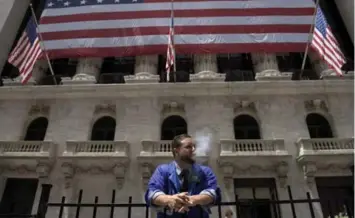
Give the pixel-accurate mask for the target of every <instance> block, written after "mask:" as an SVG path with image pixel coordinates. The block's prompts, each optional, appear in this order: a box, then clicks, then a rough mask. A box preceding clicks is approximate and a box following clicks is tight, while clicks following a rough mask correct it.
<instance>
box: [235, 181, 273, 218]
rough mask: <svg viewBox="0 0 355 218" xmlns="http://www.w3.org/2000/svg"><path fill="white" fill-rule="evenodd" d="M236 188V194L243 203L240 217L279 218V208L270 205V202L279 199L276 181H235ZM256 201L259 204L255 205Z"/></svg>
mask: <svg viewBox="0 0 355 218" xmlns="http://www.w3.org/2000/svg"><path fill="white" fill-rule="evenodd" d="M234 187H235V194H236V195H237V196H238V199H239V200H240V201H241V205H240V208H239V209H240V210H239V211H240V217H243V218H277V217H279V216H278V214H279V210H280V209H279V207H278V206H276V205H271V204H269V203H268V202H269V200H277V199H278V196H277V191H276V185H275V180H274V179H273V178H258V179H235V180H234ZM255 200H257V201H258V203H255ZM264 202H265V203H264Z"/></svg>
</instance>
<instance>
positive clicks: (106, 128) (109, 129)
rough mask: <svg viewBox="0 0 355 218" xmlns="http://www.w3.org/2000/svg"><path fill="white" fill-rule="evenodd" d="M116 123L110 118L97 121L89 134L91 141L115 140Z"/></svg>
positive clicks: (105, 117) (106, 117)
mask: <svg viewBox="0 0 355 218" xmlns="http://www.w3.org/2000/svg"><path fill="white" fill-rule="evenodd" d="M115 131H116V121H115V119H113V118H112V117H110V116H104V117H101V118H100V119H98V120H97V121H96V122H95V124H94V126H93V127H92V132H91V141H113V140H114V139H115Z"/></svg>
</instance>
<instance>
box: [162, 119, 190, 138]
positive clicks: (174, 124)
mask: <svg viewBox="0 0 355 218" xmlns="http://www.w3.org/2000/svg"><path fill="white" fill-rule="evenodd" d="M184 133H187V124H186V121H185V120H184V118H182V117H180V116H176V115H174V116H170V117H167V118H166V119H165V120H164V121H163V124H162V126H161V140H172V139H173V138H174V137H175V136H177V135H180V134H184Z"/></svg>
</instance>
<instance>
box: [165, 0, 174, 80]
mask: <svg viewBox="0 0 355 218" xmlns="http://www.w3.org/2000/svg"><path fill="white" fill-rule="evenodd" d="M172 4H173V3H172ZM174 64H176V63H175V49H174V12H173V10H172V11H171V23H170V29H169V36H168V49H167V51H166V65H165V69H166V81H169V79H170V71H171V70H172V69H171V68H172V67H173V66H174ZM173 73H176V72H173Z"/></svg>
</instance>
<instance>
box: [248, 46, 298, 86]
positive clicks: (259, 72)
mask: <svg viewBox="0 0 355 218" xmlns="http://www.w3.org/2000/svg"><path fill="white" fill-rule="evenodd" d="M251 58H252V61H253V65H254V72H255V79H256V80H291V77H292V73H280V71H279V67H278V65H277V59H276V55H275V54H272V53H264V52H260V53H252V54H251Z"/></svg>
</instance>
